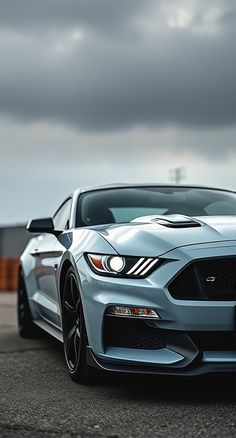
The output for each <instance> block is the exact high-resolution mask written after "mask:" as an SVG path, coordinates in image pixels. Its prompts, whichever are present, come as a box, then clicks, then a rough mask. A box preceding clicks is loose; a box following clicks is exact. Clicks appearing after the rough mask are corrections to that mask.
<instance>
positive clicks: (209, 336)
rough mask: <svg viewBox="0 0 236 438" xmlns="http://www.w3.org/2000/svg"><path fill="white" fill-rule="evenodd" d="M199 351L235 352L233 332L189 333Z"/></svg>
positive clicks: (235, 335) (235, 334)
mask: <svg viewBox="0 0 236 438" xmlns="http://www.w3.org/2000/svg"><path fill="white" fill-rule="evenodd" d="M189 335H190V337H191V339H192V341H193V342H194V344H195V345H196V346H197V348H198V349H199V350H200V351H236V333H235V332H190V333H189Z"/></svg>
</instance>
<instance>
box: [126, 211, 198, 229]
mask: <svg viewBox="0 0 236 438" xmlns="http://www.w3.org/2000/svg"><path fill="white" fill-rule="evenodd" d="M132 222H139V223H140V222H144V223H149V224H150V223H152V224H153V223H155V224H159V225H163V226H164V227H167V228H190V227H202V226H203V225H204V223H202V222H200V221H199V220H197V219H195V218H192V217H189V216H184V215H182V214H170V215H163V216H142V217H139V218H135V219H134V220H133V221H132Z"/></svg>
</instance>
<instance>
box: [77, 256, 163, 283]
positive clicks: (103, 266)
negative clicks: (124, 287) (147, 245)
mask: <svg viewBox="0 0 236 438" xmlns="http://www.w3.org/2000/svg"><path fill="white" fill-rule="evenodd" d="M85 258H86V260H87V262H88V264H89V266H90V267H91V268H92V270H93V271H94V272H96V273H97V274H100V275H110V276H112V275H113V276H116V277H117V276H118V277H133V278H144V277H146V276H147V275H149V274H150V273H151V272H152V271H153V270H154V269H155V268H156V267H157V265H160V263H161V260H160V259H158V258H151V257H129V256H125V257H124V256H119V255H100V254H86V255H85Z"/></svg>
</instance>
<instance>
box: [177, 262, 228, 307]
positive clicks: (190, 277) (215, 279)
mask: <svg viewBox="0 0 236 438" xmlns="http://www.w3.org/2000/svg"><path fill="white" fill-rule="evenodd" d="M169 292H170V293H171V295H172V296H173V297H174V298H176V299H180V300H184V299H193V300H196V299H197V300H236V257H230V258H229V257H227V258H217V259H208V260H201V261H198V262H194V263H192V264H190V265H189V266H187V267H186V268H185V269H184V270H183V271H182V272H181V273H180V274H179V275H178V276H177V277H176V278H175V279H174V280H173V281H172V283H171V284H170V285H169Z"/></svg>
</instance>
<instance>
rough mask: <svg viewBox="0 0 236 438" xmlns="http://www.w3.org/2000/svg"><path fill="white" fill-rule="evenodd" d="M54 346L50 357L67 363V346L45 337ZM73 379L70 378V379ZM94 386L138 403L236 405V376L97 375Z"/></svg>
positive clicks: (99, 373) (51, 348) (102, 373)
mask: <svg viewBox="0 0 236 438" xmlns="http://www.w3.org/2000/svg"><path fill="white" fill-rule="evenodd" d="M43 336H44V338H45V339H47V342H48V343H49V344H50V353H52V354H54V355H57V356H58V359H59V358H60V360H63V361H64V353H63V346H62V344H61V343H60V342H57V341H55V340H54V339H52V338H51V337H50V336H48V335H46V334H44V335H43ZM68 378H69V376H68ZM92 385H93V386H95V387H99V386H102V387H103V388H107V389H108V390H109V389H110V390H111V391H109V392H111V394H112V393H113V391H114V393H115V397H117V390H118V389H119V391H120V394H121V395H122V396H124V395H126V397H129V398H132V399H135V400H138V399H140V400H141V399H142V400H143V399H144V398H147V399H149V400H153V401H155V400H159V401H160V400H163V401H164V400H166V401H168V400H171V401H172V402H173V401H176V402H188V403H189V402H199V403H200V402H205V403H208V402H209V403H212V402H219V403H225V402H229V403H232V402H234V401H236V374H206V375H202V376H196V377H180V376H158V375H143V374H125V373H123V374H122V373H111V372H108V373H107V372H106V373H105V372H100V371H99V372H97V373H96V376H95V379H94V382H93V383H92Z"/></svg>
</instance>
